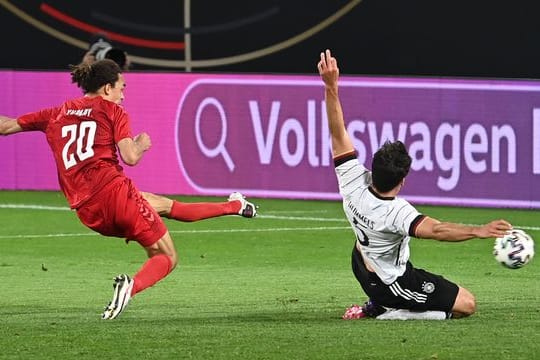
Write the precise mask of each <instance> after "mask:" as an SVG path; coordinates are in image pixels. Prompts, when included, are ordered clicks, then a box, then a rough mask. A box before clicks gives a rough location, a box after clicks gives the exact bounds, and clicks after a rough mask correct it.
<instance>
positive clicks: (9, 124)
mask: <svg viewBox="0 0 540 360" xmlns="http://www.w3.org/2000/svg"><path fill="white" fill-rule="evenodd" d="M21 131H23V129H22V127H21V126H20V125H19V124H18V123H17V119H13V118H10V117H7V116H2V115H0V135H11V134H15V133H18V132H21Z"/></svg>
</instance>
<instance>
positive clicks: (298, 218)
mask: <svg viewBox="0 0 540 360" xmlns="http://www.w3.org/2000/svg"><path fill="white" fill-rule="evenodd" d="M0 209H32V210H52V211H70V210H71V209H70V208H69V207H66V206H46V205H36V204H0ZM297 212H301V211H290V212H289V213H297ZM273 213H282V212H281V211H275V212H273ZM304 213H305V212H304ZM257 218H258V219H278V220H290V221H317V222H339V223H344V224H346V220H345V219H344V218H324V217H302V216H281V215H271V214H264V215H259V216H258V217H257ZM467 225H472V226H477V224H467ZM514 228H516V229H522V230H531V231H540V227H538V226H526V225H523V226H520V225H515V224H514ZM342 229H349V226H342V227H309V228H267V229H224V230H172V231H170V233H171V234H191V233H232V232H265V231H305V230H322V231H324V230H342ZM92 235H98V234H96V233H90V232H89V233H82V234H45V235H12V236H8V235H0V239H6V238H40V237H65V236H75V237H77V236H92Z"/></svg>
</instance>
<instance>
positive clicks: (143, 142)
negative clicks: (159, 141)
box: [133, 132, 152, 151]
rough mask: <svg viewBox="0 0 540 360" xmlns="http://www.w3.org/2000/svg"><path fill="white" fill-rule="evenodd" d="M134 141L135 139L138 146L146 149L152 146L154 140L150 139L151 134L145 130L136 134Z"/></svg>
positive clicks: (143, 149)
mask: <svg viewBox="0 0 540 360" xmlns="http://www.w3.org/2000/svg"><path fill="white" fill-rule="evenodd" d="M133 141H135V143H136V144H137V146H139V147H140V148H141V149H142V151H146V150H148V149H150V147H151V146H152V140H150V136H149V135H148V134H147V133H145V132H143V133H140V134H139V135H137V136H135V137H134V138H133Z"/></svg>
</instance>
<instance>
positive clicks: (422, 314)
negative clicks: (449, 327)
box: [376, 309, 446, 320]
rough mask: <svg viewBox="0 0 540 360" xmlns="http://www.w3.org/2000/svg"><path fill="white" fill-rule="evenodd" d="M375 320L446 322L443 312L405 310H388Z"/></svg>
mask: <svg viewBox="0 0 540 360" xmlns="http://www.w3.org/2000/svg"><path fill="white" fill-rule="evenodd" d="M376 319H377V320H446V313H445V312H444V311H410V310H405V309H388V310H387V311H386V312H385V313H383V314H381V315H379V316H377V317H376Z"/></svg>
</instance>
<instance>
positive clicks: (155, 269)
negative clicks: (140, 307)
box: [131, 254, 172, 296]
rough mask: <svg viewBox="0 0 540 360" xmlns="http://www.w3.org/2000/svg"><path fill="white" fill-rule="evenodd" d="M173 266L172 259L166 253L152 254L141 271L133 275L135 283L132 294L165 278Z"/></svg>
mask: <svg viewBox="0 0 540 360" xmlns="http://www.w3.org/2000/svg"><path fill="white" fill-rule="evenodd" d="M171 267H172V262H171V259H170V258H169V257H168V256H167V255H165V254H159V255H156V256H152V257H151V258H150V259H148V260H146V262H145V263H144V264H143V266H142V268H140V270H139V272H138V273H137V274H135V276H134V277H133V280H135V284H134V285H133V290H131V296H135V294H137V293H138V292H141V291H143V290H144V289H146V288H148V287H150V286H152V285H154V284H155V283H157V282H158V281H159V280H161V279H163V278H164V277H165V276H167V275H168V274H169V273H170V272H171Z"/></svg>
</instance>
